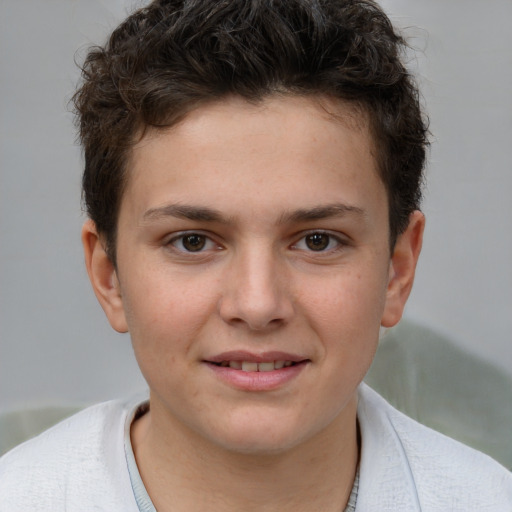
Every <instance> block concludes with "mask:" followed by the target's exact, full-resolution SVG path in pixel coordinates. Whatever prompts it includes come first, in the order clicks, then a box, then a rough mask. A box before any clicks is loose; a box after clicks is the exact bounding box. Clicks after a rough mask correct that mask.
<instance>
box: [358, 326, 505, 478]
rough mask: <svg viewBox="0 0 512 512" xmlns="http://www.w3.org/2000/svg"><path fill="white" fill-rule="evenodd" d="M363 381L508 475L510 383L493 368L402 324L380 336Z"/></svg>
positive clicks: (442, 340) (447, 342) (425, 331)
mask: <svg viewBox="0 0 512 512" xmlns="http://www.w3.org/2000/svg"><path fill="white" fill-rule="evenodd" d="M484 341H485V340H484ZM365 381H366V382H367V383H368V384H369V385H370V387H372V388H373V389H375V390H376V391H377V392H378V393H379V394H380V395H382V396H383V397H384V398H385V399H386V400H388V401H389V402H390V403H391V404H392V405H393V406H394V407H396V408H397V409H398V410H400V411H402V412H404V413H405V414H406V415H407V416H410V417H411V418H414V419H416V420H417V421H419V422H420V423H423V424H424V425H427V426H428V427H430V428H433V429H434V430H437V431H438V432H443V433H444V434H446V435H448V436H449V437H452V438H454V439H457V440H459V441H461V442H462V443H464V444H467V445H469V446H472V447H473V448H476V449H477V450H480V451H482V452H484V453H487V454H488V455H490V456H491V457H492V458H494V459H496V460H497V461H499V462H501V464H503V465H504V466H505V467H507V468H508V469H512V378H511V377H510V375H507V374H506V373H505V372H503V371H502V370H500V369H499V368H496V367H495V366H493V365H492V364H489V363H488V362H486V361H484V360H482V359H481V358H479V357H477V356H475V355H474V354H471V353H469V352H468V351H466V350H464V349H463V348H460V347H459V346H457V345H456V344H455V343H454V342H452V341H451V340H450V339H448V338H446V337H444V336H441V335H440V334H439V333H437V332H435V331H433V330H431V329H429V328H427V327H421V326H419V325H416V324H414V323H411V322H408V321H405V320H403V321H401V322H400V323H399V324H398V325H397V326H396V327H393V328H392V329H390V330H389V331H388V332H386V334H385V335H384V336H383V338H382V340H381V342H380V344H379V348H378V350H377V354H376V356H375V359H374V361H373V364H372V367H371V368H370V371H369V372H368V375H367V376H366V379H365Z"/></svg>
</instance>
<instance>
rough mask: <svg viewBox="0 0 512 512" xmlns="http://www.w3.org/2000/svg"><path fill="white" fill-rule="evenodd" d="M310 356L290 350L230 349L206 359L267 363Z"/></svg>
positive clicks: (219, 361) (303, 359) (213, 361)
mask: <svg viewBox="0 0 512 512" xmlns="http://www.w3.org/2000/svg"><path fill="white" fill-rule="evenodd" d="M308 360H309V358H307V357H304V356H302V355H299V354H291V353H289V352H280V351H270V352H262V353H259V354H256V353H254V352H248V351H246V350H230V351H229V352H222V353H221V354H216V355H215V356H212V357H208V358H206V359H205V361H207V362H209V363H222V361H251V362H254V363H265V362H267V361H291V362H292V363H299V362H300V361H308Z"/></svg>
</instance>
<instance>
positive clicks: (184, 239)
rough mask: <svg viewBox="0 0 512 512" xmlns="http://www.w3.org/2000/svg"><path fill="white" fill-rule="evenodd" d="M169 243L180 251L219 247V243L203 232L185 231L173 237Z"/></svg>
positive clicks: (200, 250) (196, 250) (197, 250)
mask: <svg viewBox="0 0 512 512" xmlns="http://www.w3.org/2000/svg"><path fill="white" fill-rule="evenodd" d="M168 245H171V246H172V247H173V248H174V249H176V250H178V251H180V252H202V251H205V250H206V251H207V250H212V249H217V248H218V245H217V244H216V243H215V242H214V241H213V240H211V239H210V238H208V237H207V236H206V235H203V234H201V233H185V234H181V235H179V236H176V237H174V238H172V239H171V240H170V241H169V242H168Z"/></svg>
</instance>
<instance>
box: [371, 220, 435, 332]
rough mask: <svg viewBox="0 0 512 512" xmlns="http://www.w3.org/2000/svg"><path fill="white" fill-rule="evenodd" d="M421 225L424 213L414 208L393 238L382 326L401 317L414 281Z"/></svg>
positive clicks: (390, 323) (421, 234)
mask: <svg viewBox="0 0 512 512" xmlns="http://www.w3.org/2000/svg"><path fill="white" fill-rule="evenodd" d="M424 228H425V216H424V215H423V214H422V213H421V212H420V211H418V210H416V211H414V212H413V213H412V214H411V216H410V217H409V225H408V226H407V229H406V230H405V231H404V232H403V233H402V234H401V235H400V236H399V237H398V239H397V241H396V244H395V247H394V250H393V255H392V257H391V262H390V268H389V281H388V287H387V292H386V304H385V307H384V312H383V315H382V319H381V325H382V326H383V327H393V325H396V324H397V323H398V322H399V321H400V319H401V318H402V313H403V311H404V307H405V303H406V302H407V299H408V297H409V294H410V293H411V289H412V285H413V282H414V274H415V271H416V264H417V263H418V258H419V255H420V252H421V245H422V242H423V230H424Z"/></svg>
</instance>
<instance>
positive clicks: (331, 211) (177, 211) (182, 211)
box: [142, 203, 365, 224]
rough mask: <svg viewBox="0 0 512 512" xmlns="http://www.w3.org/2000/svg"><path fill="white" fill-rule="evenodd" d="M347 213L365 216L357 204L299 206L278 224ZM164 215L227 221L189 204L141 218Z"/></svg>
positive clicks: (156, 210) (150, 212) (159, 209)
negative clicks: (299, 207)
mask: <svg viewBox="0 0 512 512" xmlns="http://www.w3.org/2000/svg"><path fill="white" fill-rule="evenodd" d="M348 214H352V215H353V214H355V215H356V216H365V211H364V210H363V209H361V208H359V207H357V206H353V205H347V204H342V203H336V204H329V205H322V206H315V207H312V208H301V209H298V210H293V211H291V212H285V213H283V214H282V215H281V216H280V218H279V220H278V224H286V223H289V222H307V221H312V220H321V219H327V218H330V217H344V216H346V215H348ZM165 217H177V218H181V219H187V220H195V221H205V222H222V223H229V222H230V221H229V220H228V219H226V218H225V217H224V216H223V215H222V214H221V213H220V212H219V211H218V210H215V209H213V208H208V207H206V206H190V205H183V204H169V205H165V206H161V207H157V208H150V209H149V210H147V211H146V212H145V213H144V215H143V216H142V218H143V220H147V221H151V220H159V219H162V218H165Z"/></svg>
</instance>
